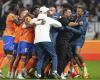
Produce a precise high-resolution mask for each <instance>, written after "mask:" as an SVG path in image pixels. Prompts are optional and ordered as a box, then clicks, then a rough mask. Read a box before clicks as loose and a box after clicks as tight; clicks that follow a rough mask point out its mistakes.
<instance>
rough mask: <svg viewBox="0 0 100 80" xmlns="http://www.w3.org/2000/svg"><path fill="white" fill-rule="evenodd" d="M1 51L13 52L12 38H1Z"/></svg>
mask: <svg viewBox="0 0 100 80" xmlns="http://www.w3.org/2000/svg"><path fill="white" fill-rule="evenodd" d="M3 49H4V50H5V51H13V49H14V37H12V36H3Z"/></svg>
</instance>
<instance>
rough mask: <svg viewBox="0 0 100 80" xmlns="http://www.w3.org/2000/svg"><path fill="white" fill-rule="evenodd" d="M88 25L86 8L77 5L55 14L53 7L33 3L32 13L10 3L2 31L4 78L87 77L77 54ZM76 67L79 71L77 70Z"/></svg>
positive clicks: (1, 74) (0, 68)
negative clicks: (6, 70) (74, 8)
mask: <svg viewBox="0 0 100 80" xmlns="http://www.w3.org/2000/svg"><path fill="white" fill-rule="evenodd" d="M87 27H88V11H86V10H85V9H84V8H83V7H82V6H81V5H78V6H77V8H76V10H75V11H73V10H72V9H71V8H70V7H68V8H63V10H62V11H61V12H60V13H58V12H56V8H55V7H54V6H52V7H50V8H47V7H46V6H42V7H39V6H36V7H35V8H34V9H33V13H30V12H29V11H28V10H27V9H25V8H19V9H18V10H17V8H16V6H14V5H12V7H11V8H10V9H9V14H8V16H7V19H6V28H5V30H4V33H3V49H4V52H5V57H2V58H1V59H0V61H1V63H0V77H1V78H4V76H3V73H2V69H3V68H4V67H5V66H6V65H8V68H9V70H8V74H7V77H8V78H18V79H25V78H27V76H29V77H31V78H33V79H34V78H39V79H42V78H45V77H46V78H53V79H56V78H59V79H67V77H68V76H69V74H70V77H72V78H74V77H80V76H82V77H83V78H88V72H87V67H86V64H85V62H84V60H83V58H82V56H80V51H81V48H82V46H83V44H84V41H85V34H86V31H87ZM78 68H80V70H79V69H78Z"/></svg>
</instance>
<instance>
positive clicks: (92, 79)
mask: <svg viewBox="0 0 100 80" xmlns="http://www.w3.org/2000/svg"><path fill="white" fill-rule="evenodd" d="M86 63H87V68H88V72H89V79H82V78H74V79H67V80H100V61H87V62H86ZM7 70H8V69H7V68H4V70H3V74H4V75H5V76H6V75H7ZM0 80H3V79H0ZM4 80H8V79H4ZM44 80H47V79H44ZM49 80H50V79H49Z"/></svg>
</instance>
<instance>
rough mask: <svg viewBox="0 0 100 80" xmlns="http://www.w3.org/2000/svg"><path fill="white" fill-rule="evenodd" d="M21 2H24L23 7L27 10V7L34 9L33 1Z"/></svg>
mask: <svg viewBox="0 0 100 80" xmlns="http://www.w3.org/2000/svg"><path fill="white" fill-rule="evenodd" d="M21 2H22V4H23V6H24V7H25V8H27V7H30V8H32V6H33V1H32V0H21Z"/></svg>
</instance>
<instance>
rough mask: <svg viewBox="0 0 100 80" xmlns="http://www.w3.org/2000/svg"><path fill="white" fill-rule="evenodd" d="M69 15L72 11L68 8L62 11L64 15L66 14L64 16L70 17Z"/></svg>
mask: <svg viewBox="0 0 100 80" xmlns="http://www.w3.org/2000/svg"><path fill="white" fill-rule="evenodd" d="M71 15H72V12H71V10H69V9H68V10H67V11H65V12H64V16H66V17H70V16H71Z"/></svg>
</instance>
